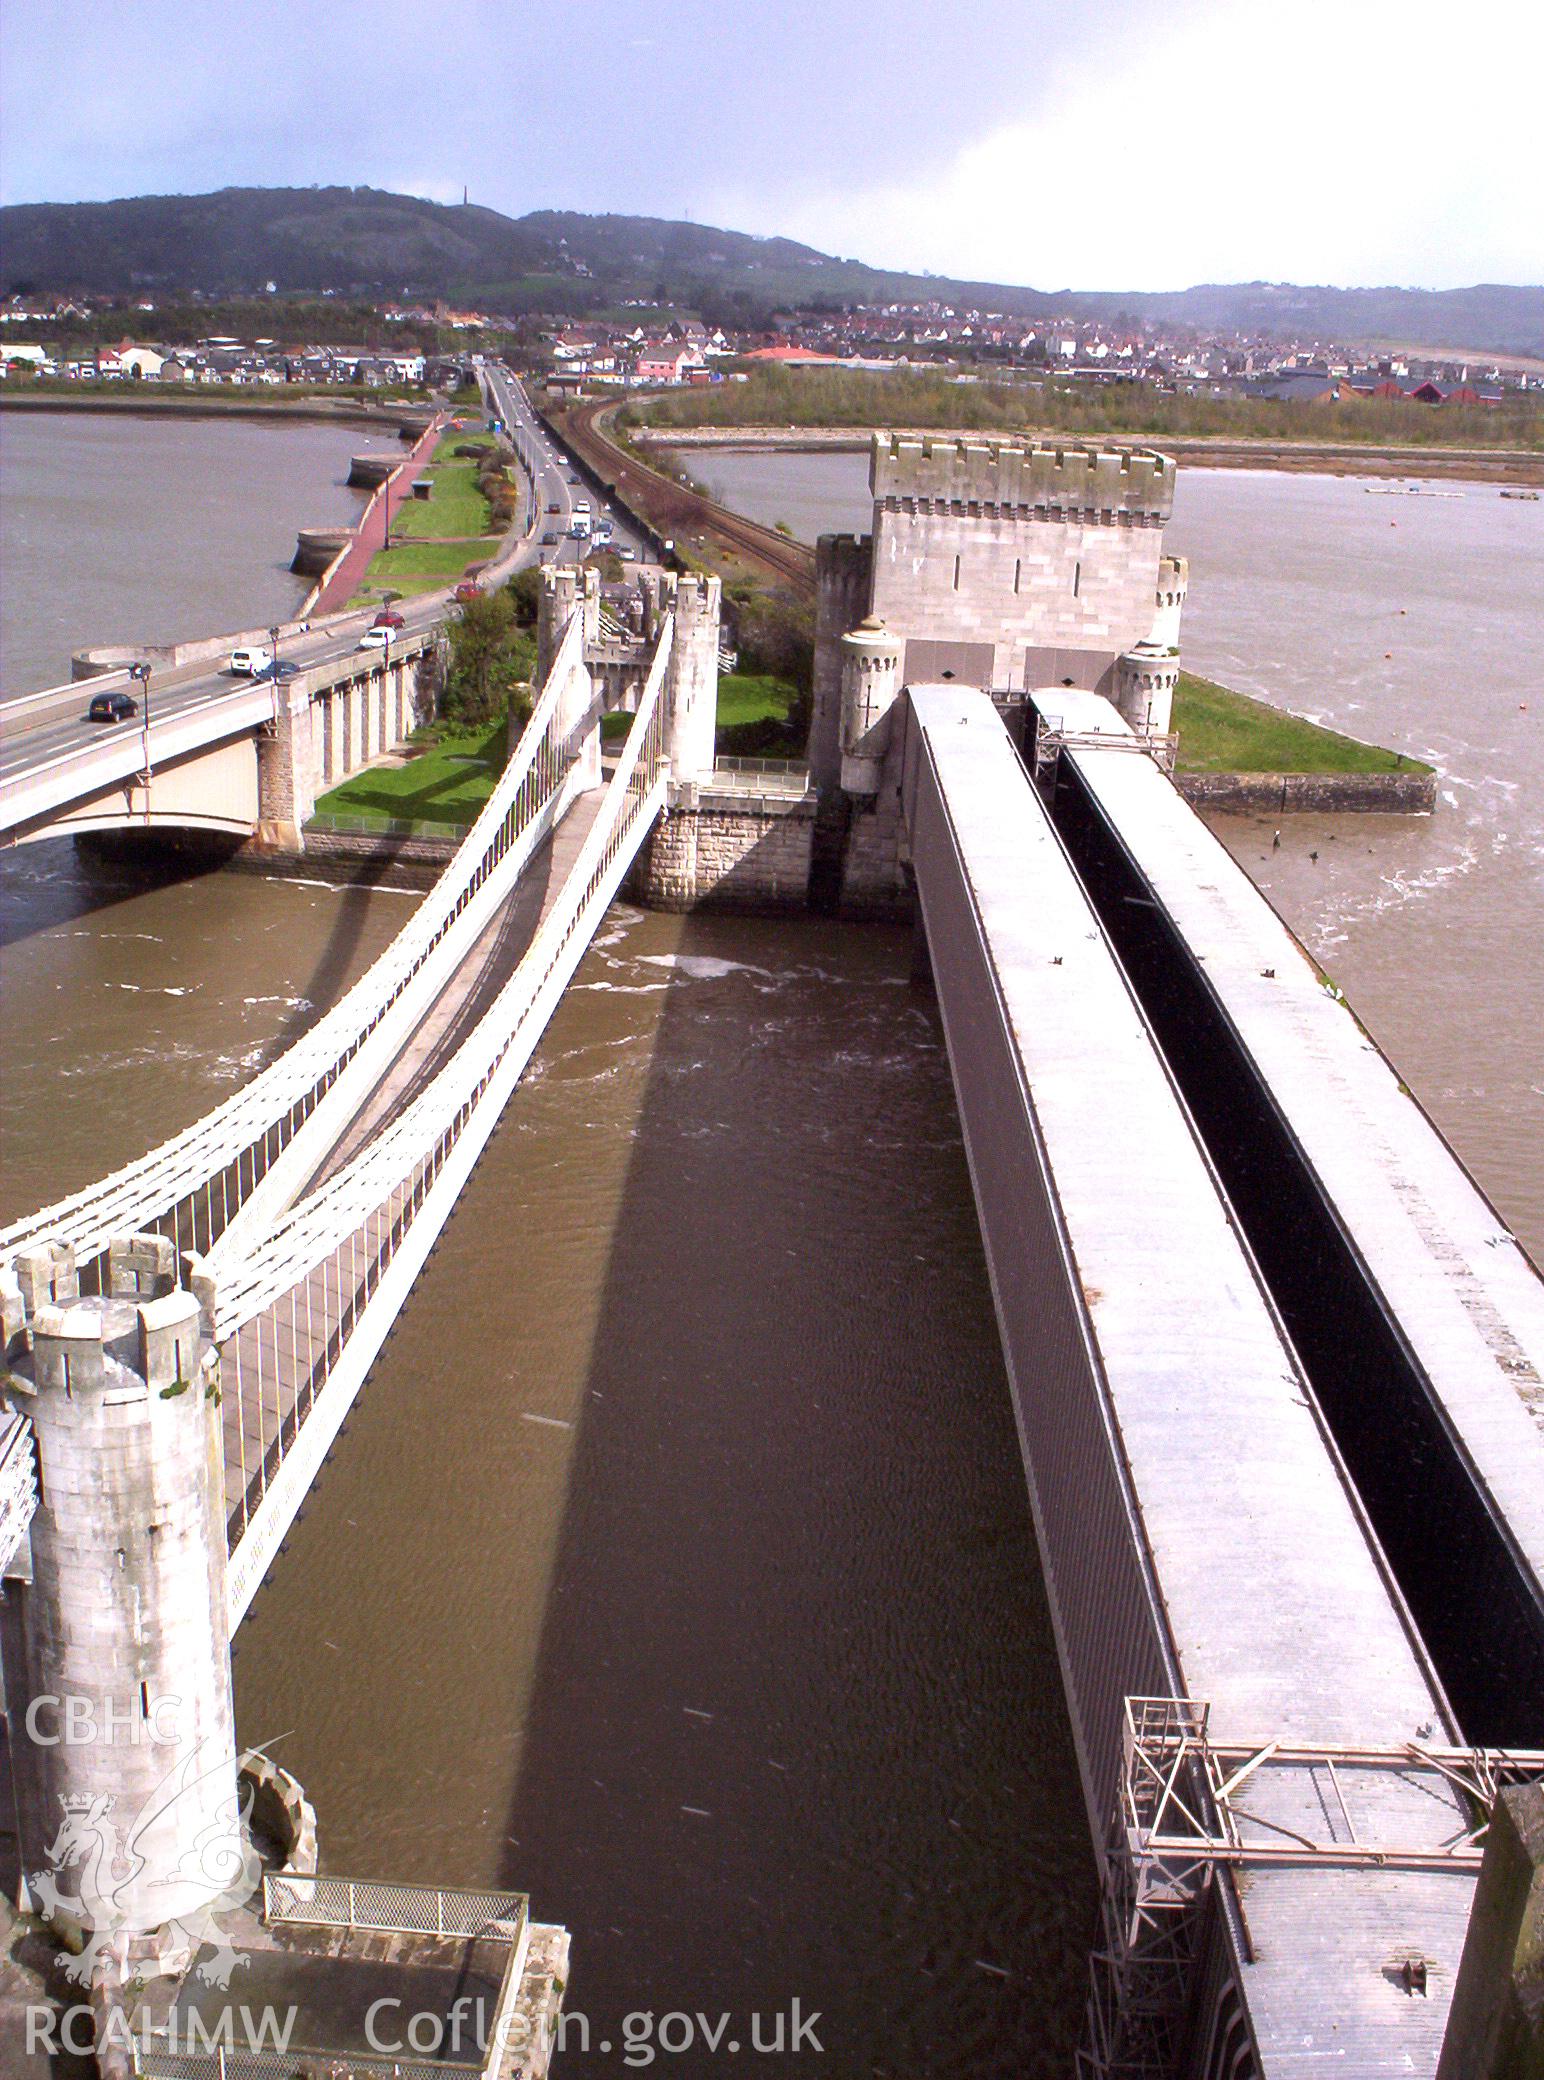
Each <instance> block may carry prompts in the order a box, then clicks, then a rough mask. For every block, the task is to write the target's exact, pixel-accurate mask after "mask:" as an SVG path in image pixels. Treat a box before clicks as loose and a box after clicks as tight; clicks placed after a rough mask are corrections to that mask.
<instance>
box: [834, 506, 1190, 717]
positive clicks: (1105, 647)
mask: <svg viewBox="0 0 1544 2080" xmlns="http://www.w3.org/2000/svg"><path fill="white" fill-rule="evenodd" d="M1162 545H1163V536H1162V533H1161V531H1160V529H1159V528H1158V527H1157V526H1152V527H1140V526H1139V527H1131V526H1125V525H1116V524H1111V523H1106V522H1103V521H1099V520H1085V519H1069V520H1040V519H1038V518H1035V517H1032V516H1030V515H1027V514H1015V513H1004V512H1000V511H995V510H986V511H975V512H972V511H967V510H965V509H963V508H954V507H944V506H936V505H935V506H931V507H926V508H924V507H922V506H907V507H902V508H897V509H894V510H892V509H890V508H889V507H879V508H876V511H875V515H874V583H873V611H874V613H875V614H876V615H877V616H878V617H879V619H880V620H882V621H883V622H884V623H885V624H886V626H887V627H888V628H890V629H891V630H892V632H893V633H894V634H895V635H897V636H899V637H901V638H902V640H903V641H905V642H906V643H907V644H908V645H912V644H915V643H917V642H919V641H920V642H928V643H938V644H943V645H954V646H959V645H990V649H991V654H990V658H989V660H987V665H986V669H987V674H988V676H987V678H985V679H984V680H978V678H977V675H976V674H973V673H968V671H967V670H961V669H958V668H956V676H957V677H958V678H961V679H966V678H967V677H969V678H970V679H971V682H972V683H983V684H990V685H993V686H1009V685H1013V686H1024V685H1026V684H1030V685H1046V684H1052V685H1055V684H1059V683H1060V681H1061V680H1062V679H1064V678H1071V679H1073V681H1074V682H1075V683H1076V684H1079V685H1086V686H1088V687H1089V689H1090V690H1091V691H1098V692H1104V691H1106V688H1105V687H1104V685H1103V684H1102V681H1103V679H1104V678H1105V677H1106V676H1108V675H1109V673H1110V670H1111V667H1112V666H1113V663H1114V659H1115V657H1116V656H1117V654H1118V653H1119V652H1121V651H1123V650H1129V649H1130V648H1131V647H1132V646H1133V645H1134V644H1135V643H1138V642H1140V641H1142V640H1143V638H1144V637H1145V636H1146V635H1147V634H1148V631H1149V630H1150V629H1151V627H1152V624H1153V613H1154V600H1155V597H1156V594H1157V587H1158V559H1159V553H1160V551H1161V549H1162ZM1064 652H1068V653H1076V654H1075V655H1073V656H1070V657H1063V655H1062V653H1064ZM1090 653H1091V654H1090ZM1063 667H1065V668H1063ZM903 676H904V678H906V679H907V680H908V681H921V680H928V679H931V680H936V679H937V678H938V677H940V676H941V674H940V672H939V670H938V668H937V661H936V659H934V658H931V657H917V656H908V657H907V658H906V660H905V661H904V664H903Z"/></svg>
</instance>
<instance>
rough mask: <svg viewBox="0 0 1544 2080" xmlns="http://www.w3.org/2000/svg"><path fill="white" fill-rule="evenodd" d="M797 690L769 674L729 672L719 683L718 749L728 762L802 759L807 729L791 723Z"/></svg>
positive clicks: (801, 723) (798, 723) (800, 724)
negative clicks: (746, 759) (732, 759)
mask: <svg viewBox="0 0 1544 2080" xmlns="http://www.w3.org/2000/svg"><path fill="white" fill-rule="evenodd" d="M798 698H799V692H798V688H797V687H795V686H791V685H790V684H789V683H788V681H787V680H786V679H774V678H773V677H772V676H771V674H770V673H757V672H726V673H725V674H724V675H723V677H722V678H721V679H720V680H719V682H718V732H717V737H716V744H717V749H718V750H719V752H720V753H721V754H722V755H723V756H724V757H726V758H802V757H803V756H804V735H805V725H804V722H803V721H802V720H799V721H793V722H790V720H789V715H790V712H791V710H792V708H793V705H794V703H795V701H797V699H798Z"/></svg>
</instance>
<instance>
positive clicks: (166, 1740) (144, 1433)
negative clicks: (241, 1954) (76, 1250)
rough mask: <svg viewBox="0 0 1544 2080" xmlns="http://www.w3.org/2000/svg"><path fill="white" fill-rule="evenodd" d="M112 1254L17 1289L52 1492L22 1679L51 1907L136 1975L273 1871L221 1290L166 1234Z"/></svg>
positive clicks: (26, 1802) (41, 1510)
mask: <svg viewBox="0 0 1544 2080" xmlns="http://www.w3.org/2000/svg"><path fill="white" fill-rule="evenodd" d="M191 1261H192V1260H190V1262H191ZM110 1267H111V1268H110V1277H109V1292H108V1293H107V1295H105V1296H102V1297H91V1298H82V1297H81V1296H80V1295H79V1292H78V1286H77V1281H76V1276H75V1266H74V1260H73V1255H72V1253H71V1252H70V1251H69V1250H68V1249H67V1248H64V1247H61V1246H57V1245H56V1246H53V1247H44V1248H41V1249H36V1250H30V1251H27V1252H24V1253H23V1255H22V1256H20V1257H19V1258H18V1259H17V1260H16V1266H15V1272H14V1273H10V1272H8V1273H6V1274H5V1275H4V1282H3V1285H0V1311H3V1321H4V1333H5V1344H6V1358H7V1363H8V1366H9V1371H10V1377H9V1381H8V1385H7V1397H8V1399H9V1401H10V1405H11V1406H12V1407H13V1408H14V1409H16V1410H18V1411H19V1412H21V1413H23V1414H25V1415H27V1416H29V1417H30V1418H31V1421H32V1426H33V1434H34V1438H35V1440H36V1446H37V1454H38V1464H39V1473H40V1482H39V1485H40V1490H41V1494H40V1499H39V1506H38V1511H37V1514H36V1516H35V1517H34V1519H33V1523H32V1532H31V1542H32V1579H31V1581H30V1582H28V1583H27V1584H26V1585H25V1586H24V1587H23V1588H21V1589H20V1591H19V1596H20V1602H21V1614H20V1623H19V1625H13V1626H11V1627H8V1631H7V1648H8V1652H10V1653H11V1654H12V1656H13V1658H14V1657H15V1656H16V1651H17V1647H18V1645H19V1647H20V1650H21V1651H20V1657H19V1658H20V1665H13V1663H12V1662H11V1661H8V1664H7V1667H6V1671H5V1679H6V1680H5V1689H6V1698H7V1703H8V1709H9V1712H10V1719H11V1737H12V1742H13V1749H15V1748H20V1749H21V1750H22V1751H23V1752H24V1754H25V1757H26V1762H27V1768H26V1770H25V1772H24V1785H23V1787H22V1796H21V1800H20V1806H21V1814H20V1817H21V1831H22V1844H21V1846H22V1868H23V1870H24V1871H25V1872H26V1873H27V1880H26V1885H27V1890H28V1892H29V1895H30V1899H31V1902H32V1904H33V1906H34V1907H35V1909H36V1910H37V1911H39V1912H41V1913H42V1914H43V1915H44V1916H45V1918H46V1919H48V1920H49V1921H50V1922H51V1923H52V1925H53V1926H54V1927H55V1929H56V1930H58V1931H59V1933H61V1934H62V1935H64V1936H66V1937H71V1936H84V1938H85V1939H86V1940H87V1942H88V1943H89V1944H90V1945H91V1946H92V1950H91V1954H92V1957H93V1961H95V1960H96V1959H97V1958H98V1957H99V1956H100V1957H101V1958H102V1963H103V1965H104V1966H106V1965H108V1964H109V1963H111V1962H113V1961H114V1960H115V1961H116V1964H117V1966H118V1968H119V1969H120V1971H121V1972H122V1975H123V1976H124V1977H128V1976H129V1975H130V1973H131V1972H132V1970H133V1969H134V1967H135V1966H136V1965H138V1966H139V1967H141V1968H145V1967H149V1968H152V1969H154V1968H162V1969H164V1968H167V1967H169V1966H171V1965H173V1964H175V1963H176V1962H177V1961H178V1960H179V1959H180V1958H182V1957H185V1956H186V1955H187V1954H188V1953H189V1951H190V1949H191V1948H192V1946H194V1945H196V1943H197V1942H198V1941H199V1940H200V1937H201V1934H202V1932H203V1929H204V1927H205V1926H206V1925H207V1916H208V1914H209V1913H210V1911H211V1910H212V1909H215V1910H217V1909H219V1908H220V1907H222V1906H225V1905H229V1904H234V1903H235V1902H236V1901H237V1900H238V1899H240V1900H242V1901H244V1900H245V1899H246V1897H247V1896H248V1894H249V1893H250V1892H251V1891H252V1890H253V1889H255V1886H256V1884H257V1882H258V1877H259V1867H258V1865H257V1863H256V1859H255V1857H254V1856H253V1855H252V1853H251V1852H250V1850H248V1849H247V1848H245V1847H244V1845H243V1842H242V1837H241V1828H240V1820H239V1814H238V1809H237V1789H236V1742H235V1720H234V1712H233V1709H232V1701H231V1679H230V1636H229V1624H228V1618H227V1611H226V1585H225V1521H224V1519H225V1509H224V1462H223V1451H222V1446H221V1430H220V1414H219V1405H220V1392H219V1356H218V1353H217V1352H216V1350H215V1349H214V1346H213V1344H212V1343H211V1342H210V1340H209V1330H210V1327H211V1325H212V1315H213V1305H214V1296H213V1284H212V1281H207V1280H198V1281H197V1283H199V1285H200V1291H199V1292H198V1293H194V1292H189V1291H187V1290H186V1289H184V1288H183V1287H181V1286H180V1285H179V1284H178V1280H177V1269H176V1257H175V1252H174V1249H173V1246H172V1244H171V1242H170V1241H169V1240H167V1239H166V1238H165V1237H164V1236H158V1235H133V1236H128V1237H125V1238H122V1239H120V1240H118V1241H115V1242H114V1243H113V1244H112V1246H111V1254H110ZM29 1332H30V1336H29ZM29 1342H30V1348H29ZM11 1593H13V1594H16V1593H18V1592H17V1590H16V1589H15V1588H14V1587H13V1589H12V1591H11ZM104 1952H106V1955H103V1953H104Z"/></svg>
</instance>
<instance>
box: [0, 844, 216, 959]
mask: <svg viewBox="0 0 1544 2080" xmlns="http://www.w3.org/2000/svg"><path fill="white" fill-rule="evenodd" d="M233 849H234V845H233V843H232V842H231V841H229V840H226V839H222V838H215V839H201V840H200V841H198V842H197V843H192V844H188V845H171V844H168V843H167V842H166V839H165V837H164V835H163V834H162V833H160V832H156V833H154V834H153V835H152V836H150V837H149V838H148V839H147V838H146V837H145V836H144V835H143V834H142V833H140V832H138V831H103V832H93V833H90V834H88V835H86V836H83V837H79V838H39V839H38V840H37V841H36V842H35V843H34V844H29V845H17V846H15V847H13V848H12V849H11V850H10V851H8V852H7V853H5V854H4V856H3V861H0V951H4V950H5V949H6V948H8V947H12V946H20V945H21V944H22V943H23V942H24V941H25V940H27V939H30V938H32V937H34V936H35V935H36V934H37V933H39V932H45V931H48V930H49V929H50V928H51V927H52V926H54V925H59V924H68V923H70V922H71V921H72V920H73V919H75V918H80V917H96V916H100V915H101V914H103V913H104V912H106V911H108V910H110V909H111V908H112V907H113V906H114V905H115V904H117V903H126V902H130V901H132V900H133V899H134V898H135V897H137V896H142V895H148V894H150V893H152V892H153V891H154V890H156V889H159V888H169V887H171V885H172V884H173V883H174V882H178V881H190V880H196V879H198V878H199V877H200V876H201V875H204V874H213V873H218V872H219V871H220V869H221V868H222V867H224V866H225V865H226V863H227V861H228V860H229V859H230V856H231V852H232V851H233Z"/></svg>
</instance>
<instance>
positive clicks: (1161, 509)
mask: <svg viewBox="0 0 1544 2080" xmlns="http://www.w3.org/2000/svg"><path fill="white" fill-rule="evenodd" d="M869 487H870V489H871V490H872V492H873V494H874V498H875V501H876V502H877V503H878V504H879V505H882V506H886V507H891V508H896V509H902V510H907V511H910V510H917V511H929V512H931V511H941V510H949V511H957V512H965V513H992V514H1002V515H1005V516H1020V517H1025V518H1032V519H1036V520H1067V521H1080V522H1082V523H1083V524H1085V525H1089V524H1094V525H1097V524H1100V523H1104V524H1107V525H1108V524H1116V525H1122V526H1128V527H1162V525H1163V523H1164V522H1165V521H1166V520H1167V519H1168V517H1169V515H1170V513H1171V512H1172V511H1173V510H1174V461H1173V458H1172V457H1171V456H1168V455H1161V454H1159V453H1158V451H1157V450H1156V449H1154V448H1103V447H1081V446H1066V445H1062V444H1057V445H1055V446H1049V445H1042V444H1041V443H1040V442H1038V441H1016V440H980V439H972V438H968V437H967V438H956V439H941V438H934V437H929V436H925V435H923V436H915V435H907V434H896V433H876V434H875V435H874V439H873V446H872V448H871V450H870V455H869Z"/></svg>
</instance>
